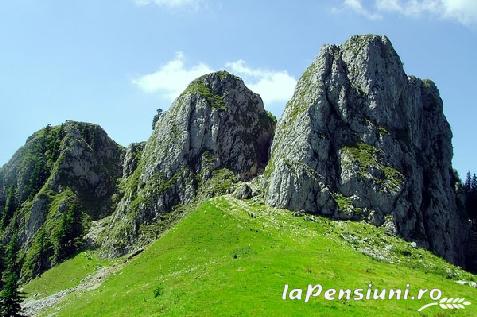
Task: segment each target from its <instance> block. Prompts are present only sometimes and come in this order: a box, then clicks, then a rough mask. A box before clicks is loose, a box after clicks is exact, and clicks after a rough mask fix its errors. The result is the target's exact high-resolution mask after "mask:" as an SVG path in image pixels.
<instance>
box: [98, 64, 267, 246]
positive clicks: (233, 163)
mask: <svg viewBox="0 0 477 317" xmlns="http://www.w3.org/2000/svg"><path fill="white" fill-rule="evenodd" d="M274 130H275V119H274V117H273V116H271V115H270V114H269V113H267V112H266V111H265V110H264V107H263V102H262V100H261V98H260V96H259V95H257V94H255V93H253V92H252V91H250V90H249V89H248V88H247V87H246V86H245V84H244V83H243V81H242V80H241V79H240V78H238V77H236V76H233V75H231V74H229V73H227V72H225V71H220V72H216V73H212V74H208V75H204V76H202V77H200V78H198V79H196V80H194V81H193V82H192V83H191V84H190V85H189V86H188V87H187V89H186V90H185V91H184V92H183V93H182V94H181V95H180V96H179V97H178V98H177V99H176V100H175V101H174V103H173V104H172V105H171V107H170V109H169V110H168V111H167V112H165V113H163V114H161V115H160V116H158V118H157V121H156V122H155V129H154V132H153V135H152V136H151V137H150V138H149V140H148V141H147V143H146V145H145V146H144V150H143V151H142V155H141V158H140V160H139V162H138V164H137V167H136V169H135V171H134V172H132V173H130V172H129V171H128V173H126V174H130V176H129V177H128V178H127V179H125V180H124V182H123V186H122V187H123V198H122V200H121V202H120V203H119V204H118V208H117V209H116V211H115V213H114V215H113V219H112V223H111V228H112V229H111V231H110V232H114V234H113V235H112V236H109V237H107V238H106V240H107V242H106V249H107V253H108V254H110V255H117V254H122V253H125V252H128V251H130V250H129V249H130V248H132V247H133V246H132V245H133V243H132V240H134V239H135V238H136V237H137V236H138V235H139V233H140V229H141V226H142V225H147V224H151V223H154V222H155V221H156V220H157V219H158V217H160V216H161V215H163V214H164V213H165V212H167V211H170V210H171V209H172V208H173V207H174V206H176V205H178V204H186V203H189V202H191V201H193V200H194V199H195V198H196V197H197V196H198V195H204V196H212V195H214V194H217V193H224V192H225V191H226V190H227V189H228V188H229V187H230V186H231V185H232V184H233V183H235V182H236V181H238V180H249V179H251V178H252V177H254V176H255V175H257V174H258V173H260V172H263V169H264V167H265V166H266V164H267V162H268V158H269V149H270V146H271V140H272V137H273V134H274ZM128 152H130V151H128ZM129 156H131V155H130V154H126V157H129ZM126 165H128V166H129V164H126Z"/></svg>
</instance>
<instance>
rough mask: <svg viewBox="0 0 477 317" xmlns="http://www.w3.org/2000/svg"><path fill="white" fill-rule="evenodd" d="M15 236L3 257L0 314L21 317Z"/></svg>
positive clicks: (20, 294) (21, 294) (21, 297)
mask: <svg viewBox="0 0 477 317" xmlns="http://www.w3.org/2000/svg"><path fill="white" fill-rule="evenodd" d="M17 251H18V249H17V238H16V237H15V236H14V237H13V238H12V239H11V241H10V243H9V244H8V246H7V248H6V250H5V253H4V257H3V266H4V269H3V273H2V279H1V280H2V289H1V291H0V316H1V317H23V316H24V315H23V314H22V313H21V302H22V300H23V293H21V292H20V291H19V285H18V284H19V283H18V281H19V275H18V270H17V263H16V261H17V259H16V253H17Z"/></svg>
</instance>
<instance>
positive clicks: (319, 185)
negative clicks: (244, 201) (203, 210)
mask: <svg viewBox="0 0 477 317" xmlns="http://www.w3.org/2000/svg"><path fill="white" fill-rule="evenodd" d="M451 137H452V133H451V131H450V127H449V124H448V123H447V120H446V118H445V116H444V114H443V110H442V100H441V99H440V97H439V92H438V90H437V88H436V86H435V85H434V84H433V83H432V82H431V81H428V80H420V79H418V78H415V77H413V76H407V75H406V74H405V73H404V70H403V67H402V63H401V61H400V58H399V56H398V55H397V54H396V52H395V51H394V49H393V47H392V45H391V42H390V41H389V40H388V39H387V38H386V37H381V36H374V35H365V36H353V37H352V38H351V39H349V40H348V41H346V42H345V43H344V44H342V45H340V46H335V45H328V46H325V47H324V48H323V49H322V50H321V52H320V55H319V56H318V57H317V58H316V59H315V60H314V62H313V63H312V64H311V65H310V66H309V67H308V69H307V70H306V71H305V73H304V74H303V76H302V77H301V78H300V80H299V81H298V84H297V87H296V90H295V93H294V96H293V97H292V99H291V100H290V101H289V103H288V104H287V107H286V109H285V112H284V116H283V118H282V119H281V120H280V122H279V124H278V126H277V132H276V136H275V138H274V140H273V145H272V158H271V161H270V163H269V165H268V167H267V169H266V171H265V176H266V178H267V194H266V200H267V202H268V203H269V204H271V205H273V206H280V207H285V208H289V209H293V210H305V211H307V212H310V213H317V214H325V215H329V216H331V217H334V218H338V219H364V220H367V221H369V222H371V223H374V224H376V225H384V226H386V227H387V228H389V231H390V232H394V233H397V234H400V235H401V236H403V237H405V238H406V239H410V240H414V241H416V242H417V243H419V244H420V245H421V246H424V247H428V248H430V249H431V250H433V251H434V252H436V253H438V254H440V255H442V256H444V257H446V258H447V259H449V260H451V261H453V262H454V263H461V264H462V263H463V261H464V255H463V253H464V251H463V249H464V248H465V247H464V246H465V241H466V239H467V234H468V230H467V229H468V222H467V221H466V216H465V215H464V214H463V212H462V209H459V208H457V205H458V203H459V202H458V199H457V196H456V192H455V187H456V186H455V185H456V181H457V178H456V177H455V175H454V172H453V170H452V166H451V159H452V145H451Z"/></svg>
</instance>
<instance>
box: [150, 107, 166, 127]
mask: <svg viewBox="0 0 477 317" xmlns="http://www.w3.org/2000/svg"><path fill="white" fill-rule="evenodd" d="M163 113H164V111H163V110H162V109H161V108H159V109H157V110H156V115H155V116H154V118H153V119H152V129H153V130H154V129H155V128H156V122H157V120H159V118H160V117H161V116H162V114H163Z"/></svg>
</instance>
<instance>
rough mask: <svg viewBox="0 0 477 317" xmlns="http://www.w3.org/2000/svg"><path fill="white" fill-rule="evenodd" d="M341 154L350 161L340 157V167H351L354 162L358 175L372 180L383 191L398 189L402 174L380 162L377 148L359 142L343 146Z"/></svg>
mask: <svg viewBox="0 0 477 317" xmlns="http://www.w3.org/2000/svg"><path fill="white" fill-rule="evenodd" d="M341 154H342V155H344V156H345V157H347V158H350V159H351V162H348V161H347V160H346V159H343V158H342V169H352V168H353V165H354V164H356V165H357V167H358V175H359V176H360V177H362V178H365V179H370V180H372V181H374V183H376V184H377V185H380V186H381V188H382V189H383V191H385V192H391V193H395V192H398V191H399V190H400V188H401V185H402V183H403V181H404V175H403V174H402V173H401V172H399V171H398V170H397V169H395V168H394V167H392V166H390V165H386V164H383V163H382V162H380V160H379V154H380V153H379V149H377V148H376V147H374V146H372V145H369V144H365V143H359V144H357V145H355V146H345V147H343V148H342V149H341Z"/></svg>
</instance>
